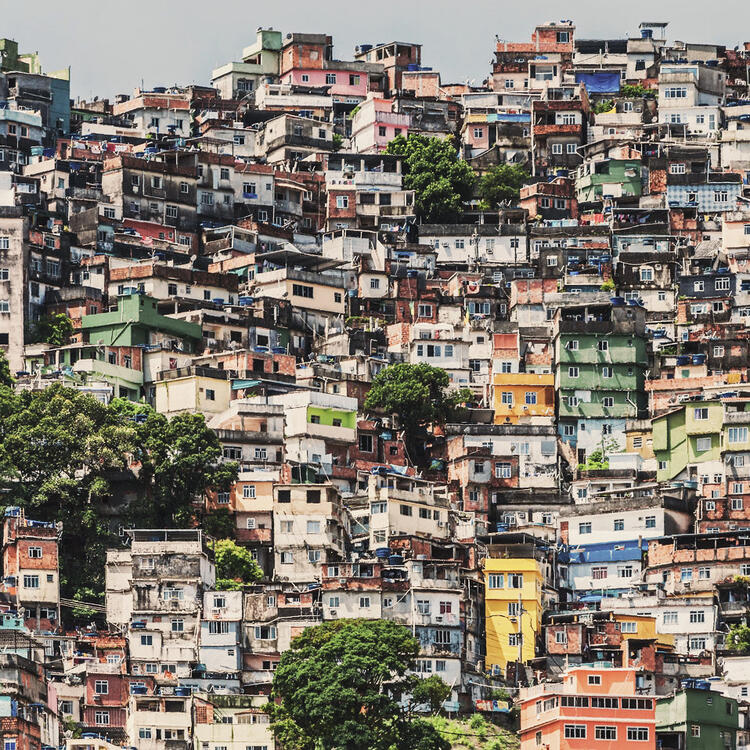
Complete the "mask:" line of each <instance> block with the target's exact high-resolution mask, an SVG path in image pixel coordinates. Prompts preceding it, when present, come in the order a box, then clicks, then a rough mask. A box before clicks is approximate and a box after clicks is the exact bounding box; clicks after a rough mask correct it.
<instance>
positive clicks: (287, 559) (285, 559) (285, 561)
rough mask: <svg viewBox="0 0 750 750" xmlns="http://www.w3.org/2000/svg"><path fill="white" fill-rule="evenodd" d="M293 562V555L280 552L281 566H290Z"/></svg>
mask: <svg viewBox="0 0 750 750" xmlns="http://www.w3.org/2000/svg"><path fill="white" fill-rule="evenodd" d="M293 562H294V555H293V553H291V552H282V553H281V564H282V565H291V564H292V563H293Z"/></svg>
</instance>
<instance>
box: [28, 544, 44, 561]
mask: <svg viewBox="0 0 750 750" xmlns="http://www.w3.org/2000/svg"><path fill="white" fill-rule="evenodd" d="M41 556H42V548H41V547H29V557H33V558H36V559H40V558H41Z"/></svg>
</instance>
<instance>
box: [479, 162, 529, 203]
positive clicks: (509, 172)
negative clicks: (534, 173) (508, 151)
mask: <svg viewBox="0 0 750 750" xmlns="http://www.w3.org/2000/svg"><path fill="white" fill-rule="evenodd" d="M528 179H529V173H528V172H527V171H526V170H525V169H524V168H523V167H522V166H520V165H519V164H498V165H497V166H496V167H492V168H491V169H489V170H487V172H485V173H484V174H483V175H482V176H481V177H480V178H479V185H478V186H477V195H478V196H479V197H480V198H481V200H482V207H483V208H486V209H493V208H497V207H498V206H499V205H500V203H502V202H503V201H513V202H515V201H517V200H518V199H519V197H520V195H521V187H522V186H523V184H524V183H525V182H526V181H527V180H528Z"/></svg>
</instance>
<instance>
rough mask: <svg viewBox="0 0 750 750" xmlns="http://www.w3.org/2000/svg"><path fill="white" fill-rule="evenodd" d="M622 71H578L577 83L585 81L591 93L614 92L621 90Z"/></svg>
mask: <svg viewBox="0 0 750 750" xmlns="http://www.w3.org/2000/svg"><path fill="white" fill-rule="evenodd" d="M620 81H621V79H620V73H619V71H616V72H614V73H612V72H610V71H608V70H597V71H595V72H594V73H576V83H585V84H586V91H588V93H589V94H612V93H616V92H618V91H619V90H620Z"/></svg>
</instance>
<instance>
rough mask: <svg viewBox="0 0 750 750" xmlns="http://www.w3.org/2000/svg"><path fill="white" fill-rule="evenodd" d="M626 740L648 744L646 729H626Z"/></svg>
mask: <svg viewBox="0 0 750 750" xmlns="http://www.w3.org/2000/svg"><path fill="white" fill-rule="evenodd" d="M628 739H629V740H635V741H637V742H648V727H628Z"/></svg>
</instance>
